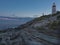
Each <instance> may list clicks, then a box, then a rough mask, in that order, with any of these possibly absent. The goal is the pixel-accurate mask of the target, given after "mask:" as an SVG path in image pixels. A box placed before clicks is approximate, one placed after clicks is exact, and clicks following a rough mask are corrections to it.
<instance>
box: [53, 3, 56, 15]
mask: <svg viewBox="0 0 60 45" xmlns="http://www.w3.org/2000/svg"><path fill="white" fill-rule="evenodd" d="M55 13H56V4H55V2H54V3H53V5H52V14H55Z"/></svg>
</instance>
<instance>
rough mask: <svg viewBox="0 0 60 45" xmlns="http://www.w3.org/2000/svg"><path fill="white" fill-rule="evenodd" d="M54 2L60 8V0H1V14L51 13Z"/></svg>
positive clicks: (22, 15)
mask: <svg viewBox="0 0 60 45" xmlns="http://www.w3.org/2000/svg"><path fill="white" fill-rule="evenodd" d="M53 2H55V3H56V6H57V10H60V0H0V16H11V17H12V16H14V17H35V16H36V15H37V16H41V15H42V13H45V14H49V13H51V8H52V4H53Z"/></svg>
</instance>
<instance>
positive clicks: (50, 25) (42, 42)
mask: <svg viewBox="0 0 60 45" xmlns="http://www.w3.org/2000/svg"><path fill="white" fill-rule="evenodd" d="M59 30H60V12H58V13H56V14H53V15H44V16H41V17H39V18H35V19H34V20H32V21H30V22H27V23H26V24H23V25H20V26H18V27H17V28H11V29H6V30H5V31H4V30H3V31H0V45H59V41H60V36H59Z"/></svg>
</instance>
